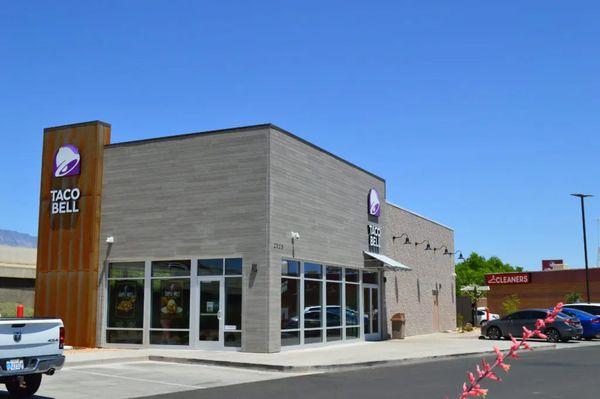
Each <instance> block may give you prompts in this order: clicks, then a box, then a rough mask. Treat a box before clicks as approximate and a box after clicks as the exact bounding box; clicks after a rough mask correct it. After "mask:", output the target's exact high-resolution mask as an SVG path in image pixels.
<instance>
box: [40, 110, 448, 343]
mask: <svg viewBox="0 0 600 399" xmlns="http://www.w3.org/2000/svg"><path fill="white" fill-rule="evenodd" d="M453 252H454V233H453V231H452V230H451V229H450V228H448V227H446V226H443V225H441V224H439V223H437V222H434V221H431V220H429V219H427V218H425V217H422V216H419V215H417V214H415V213H412V212H410V211H407V210H405V209H403V208H401V207H398V206H396V205H393V204H391V203H390V202H388V201H387V199H386V182H385V180H384V179H383V178H381V177H379V176H376V175H375V174H373V173H370V172H368V171H366V170H364V169H362V168H360V167H358V166H356V165H353V164H352V163H350V162H348V161H346V160H344V159H342V158H340V157H338V156H336V155H333V154H331V153H329V152H328V151H326V150H324V149H321V148H319V147H317V146H315V145H313V144H311V143H309V142H307V141H305V140H303V139H301V138H299V137H297V136H295V135H294V134H292V133H289V132H287V131H285V130H283V129H281V128H279V127H277V126H274V125H271V124H265V125H256V126H247V127H240V128H233V129H223V130H218V131H209V132H201V133H192V134H182V135H176V136H168V137H157V138H152V139H147V140H140V141H131V142H115V143H111V126H110V125H109V124H107V123H104V122H99V121H95V122H87V123H81V124H74V125H67V126H59V127H53V128H47V129H45V130H44V150H43V159H42V181H41V193H40V213H39V241H38V259H37V278H36V296H35V313H36V316H57V317H61V318H62V319H63V320H64V322H65V327H66V342H67V344H69V345H73V346H81V347H97V346H99V347H123V346H127V347H166V348H174V347H177V348H189V349H214V350H241V351H247V352H278V351H281V350H288V349H294V348H306V347H312V346H318V345H331V344H342V343H345V342H357V341H361V340H385V339H389V338H391V337H392V336H393V335H394V334H395V333H394V331H395V329H397V327H396V326H398V323H393V322H392V321H391V320H392V317H394V316H395V317H396V318H398V317H400V318H401V317H404V320H405V325H404V328H405V333H406V335H416V334H428V333H432V332H437V331H444V330H447V329H451V328H454V327H455V326H456V310H455V309H456V305H455V303H454V301H455V285H454V274H453V272H454V257H453V255H452V253H453ZM399 314H401V316H400V315H399Z"/></svg>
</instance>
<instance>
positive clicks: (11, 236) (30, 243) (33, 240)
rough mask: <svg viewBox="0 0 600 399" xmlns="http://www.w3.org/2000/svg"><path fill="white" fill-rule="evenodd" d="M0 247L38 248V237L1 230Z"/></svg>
mask: <svg viewBox="0 0 600 399" xmlns="http://www.w3.org/2000/svg"><path fill="white" fill-rule="evenodd" d="M0 245H8V246H9V247H26V248H36V247H37V237H34V236H31V235H29V234H25V233H19V232H17V231H12V230H3V229H0Z"/></svg>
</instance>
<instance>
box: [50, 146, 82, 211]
mask: <svg viewBox="0 0 600 399" xmlns="http://www.w3.org/2000/svg"><path fill="white" fill-rule="evenodd" d="M80 171H81V156H80V155H79V150H78V149H77V147H75V146H74V145H71V144H66V145H63V146H61V147H60V148H59V149H58V151H56V155H54V167H53V168H52V173H53V175H54V177H66V176H77V175H79V173H80ZM80 197H81V192H80V191H79V188H77V187H74V188H64V189H60V190H59V189H54V190H50V213H51V214H52V215H57V214H63V213H79V204H78V202H79V198H80Z"/></svg>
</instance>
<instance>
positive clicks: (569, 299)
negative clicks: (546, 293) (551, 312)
mask: <svg viewBox="0 0 600 399" xmlns="http://www.w3.org/2000/svg"><path fill="white" fill-rule="evenodd" d="M581 301H583V297H582V296H581V294H580V293H579V292H570V293H568V294H567V295H565V303H578V302H581Z"/></svg>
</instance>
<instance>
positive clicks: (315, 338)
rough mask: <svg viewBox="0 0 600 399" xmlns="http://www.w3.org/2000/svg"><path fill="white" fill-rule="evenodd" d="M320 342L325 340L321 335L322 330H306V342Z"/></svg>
mask: <svg viewBox="0 0 600 399" xmlns="http://www.w3.org/2000/svg"><path fill="white" fill-rule="evenodd" d="M318 342H323V338H322V337H321V330H308V331H304V343H305V344H315V343H318Z"/></svg>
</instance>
